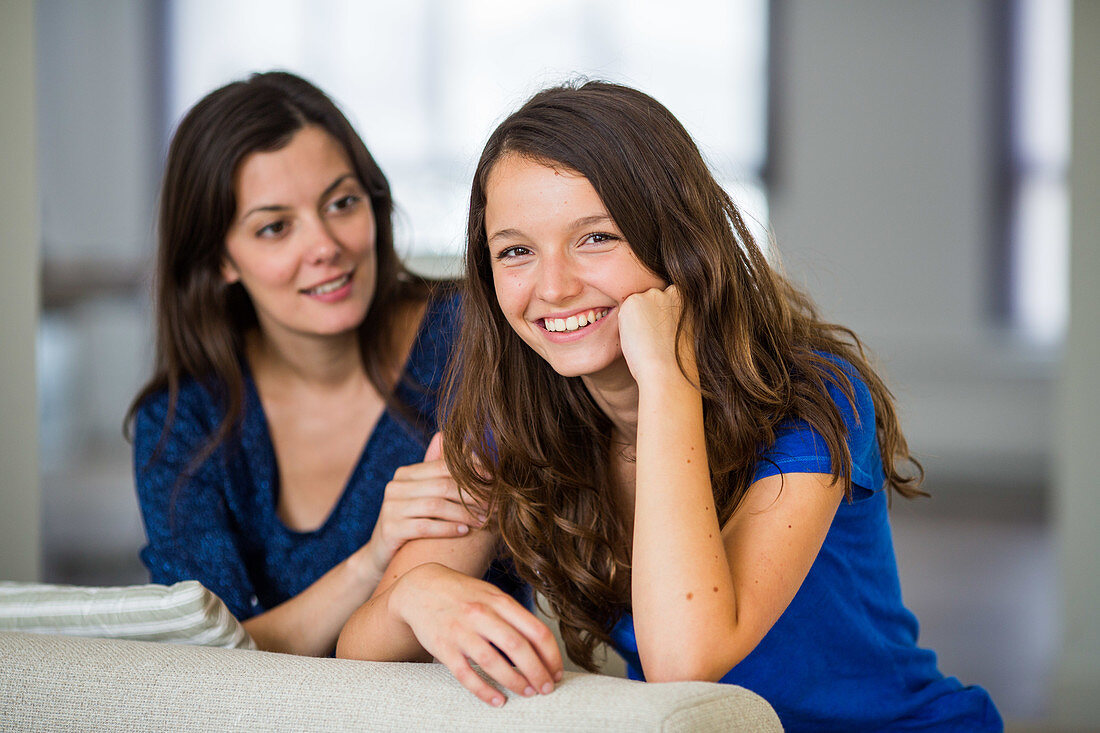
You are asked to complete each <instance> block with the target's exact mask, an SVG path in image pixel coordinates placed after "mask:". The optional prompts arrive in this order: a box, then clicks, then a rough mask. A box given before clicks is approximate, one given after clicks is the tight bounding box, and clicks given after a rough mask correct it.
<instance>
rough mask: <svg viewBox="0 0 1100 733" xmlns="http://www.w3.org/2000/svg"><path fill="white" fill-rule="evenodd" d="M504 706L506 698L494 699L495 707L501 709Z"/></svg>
mask: <svg viewBox="0 0 1100 733" xmlns="http://www.w3.org/2000/svg"><path fill="white" fill-rule="evenodd" d="M503 704H504V698H503V697H494V698H493V707H495V708H499V707H500V706H501V705H503Z"/></svg>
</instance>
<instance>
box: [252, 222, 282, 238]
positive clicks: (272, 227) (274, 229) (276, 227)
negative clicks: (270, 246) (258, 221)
mask: <svg viewBox="0 0 1100 733" xmlns="http://www.w3.org/2000/svg"><path fill="white" fill-rule="evenodd" d="M286 226H287V225H286V222H285V221H273V222H271V223H270V224H268V225H267V226H265V227H261V228H260V230H259V231H258V232H256V236H257V237H277V236H279V235H280V234H282V233H283V232H284V231H286Z"/></svg>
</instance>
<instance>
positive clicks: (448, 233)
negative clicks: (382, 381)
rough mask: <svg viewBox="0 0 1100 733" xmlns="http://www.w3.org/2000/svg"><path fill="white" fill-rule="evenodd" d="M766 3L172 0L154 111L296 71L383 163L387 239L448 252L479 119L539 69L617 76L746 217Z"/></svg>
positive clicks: (518, 97) (498, 108) (496, 116)
mask: <svg viewBox="0 0 1100 733" xmlns="http://www.w3.org/2000/svg"><path fill="white" fill-rule="evenodd" d="M767 16H768V4H767V0H736V1H735V2H730V1H729V0H681V1H680V2H675V3H669V2H666V1H665V0H555V1H554V2H543V1H538V2H535V1H530V2H521V3H516V2H512V1H511V0H509V1H505V0H405V1H404V2H399V3H398V2H352V1H351V0H345V1H343V2H337V1H335V0H328V1H326V2H316V1H307V0H278V1H274V0H237V1H236V2H229V3H225V2H221V1H220V0H174V1H170V2H169V5H168V16H167V21H168V25H167V33H168V40H169V44H168V47H169V49H170V50H169V57H168V72H167V75H168V79H169V93H168V106H169V109H168V120H169V122H170V124H171V125H172V126H173V127H174V125H175V124H176V123H177V122H178V121H179V119H180V118H181V117H182V115H183V114H184V113H185V112H186V110H187V109H188V108H189V107H190V106H191V105H192V104H194V103H195V102H196V101H197V100H198V99H199V98H200V97H202V96H203V95H204V94H206V93H207V92H209V91H210V90H212V89H214V88H216V87H217V86H220V85H221V84H224V83H226V82H228V81H231V80H233V79H236V78H240V77H242V76H245V75H247V74H248V73H250V72H252V71H259V70H267V69H275V68H280V69H286V70H290V71H294V72H296V73H299V74H301V75H302V76H304V77H306V78H307V79H309V80H310V81H312V82H314V83H316V84H317V85H318V86H319V87H321V88H322V89H323V90H325V91H326V92H327V93H328V94H330V95H331V96H332V97H333V98H334V99H335V100H336V101H337V103H338V104H340V106H341V108H342V109H343V110H344V112H345V113H346V114H347V115H348V117H349V119H351V121H352V124H353V125H355V127H356V129H357V130H358V131H359V133H360V134H361V135H362V136H363V138H364V140H365V141H366V143H367V145H368V146H369V147H370V149H371V152H372V153H373V154H374V155H375V156H376V158H377V159H378V161H379V164H380V165H381V166H382V169H383V170H384V171H385V172H386V175H387V176H388V177H389V179H390V182H391V184H392V186H393V190H394V198H395V200H396V201H397V204H398V207H399V212H400V213H399V217H398V222H397V224H398V233H399V241H398V244H399V246H401V247H403V248H404V251H405V252H406V253H407V254H409V255H411V256H413V257H423V256H430V255H436V254H448V255H453V254H457V253H458V252H459V251H460V249H461V247H462V244H463V232H464V230H465V217H466V206H467V198H468V195H469V181H470V178H471V177H472V175H473V169H474V166H475V165H476V160H477V156H478V154H479V153H480V151H481V147H482V145H483V144H484V141H485V139H486V138H487V137H488V135H489V133H490V132H491V131H492V128H493V126H494V125H495V124H496V123H497V122H499V121H500V120H501V119H503V117H504V116H505V115H506V114H507V113H509V112H510V111H511V110H513V109H515V108H516V107H517V106H518V105H519V104H521V103H522V102H523V101H524V100H525V99H526V98H527V97H528V96H530V95H531V94H532V93H534V92H535V91H537V90H538V89H539V88H541V87H543V86H546V85H548V84H552V83H556V82H561V81H564V80H568V79H571V78H575V77H577V76H580V75H584V76H587V77H591V78H602V79H608V80H611V81H619V82H622V83H626V84H629V85H632V86H635V87H638V88H639V89H641V90H643V91H645V92H647V93H649V94H651V95H653V96H654V97H656V98H657V99H658V100H660V101H661V102H662V103H664V104H665V105H666V106H668V107H669V108H670V109H671V110H672V112H673V113H674V114H675V115H676V116H677V117H678V118H679V119H680V121H681V122H683V123H684V125H685V127H687V129H688V130H689V132H691V133H692V135H693V136H694V137H695V139H696V141H697V142H698V143H699V145H700V147H701V149H702V150H703V153H704V155H705V156H706V157H707V159H708V161H709V162H710V164H711V166H712V168H713V170H714V171H715V173H716V176H717V177H718V179H719V181H720V182H721V183H722V184H723V185H724V186H726V188H727V190H728V191H729V192H730V194H731V195H732V196H733V197H734V200H735V201H737V202H738V203H739V204H741V205H742V207H743V208H744V210H745V212H746V214H747V215H748V217H749V219H750V220H753V221H755V222H756V223H757V231H758V233H759V232H762V231H763V229H764V227H765V226H766V222H767V208H766V201H765V196H764V188H763V185H762V171H763V168H764V164H765V158H766V152H767V119H766V117H767V31H768V27H767V26H768V18H767ZM761 241H766V239H764V238H762V239H761Z"/></svg>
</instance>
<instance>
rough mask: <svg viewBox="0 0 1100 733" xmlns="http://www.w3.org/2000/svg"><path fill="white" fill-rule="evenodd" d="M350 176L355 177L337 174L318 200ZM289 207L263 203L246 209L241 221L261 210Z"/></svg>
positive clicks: (326, 196) (349, 174)
mask: <svg viewBox="0 0 1100 733" xmlns="http://www.w3.org/2000/svg"><path fill="white" fill-rule="evenodd" d="M349 178H354V176H353V175H352V174H351V173H342V174H340V175H339V176H337V177H336V180H334V181H333V182H332V183H330V184H328V186H327V187H325V190H324V191H322V192H321V195H320V196H318V197H317V200H318V201H324V200H325V199H326V198H328V197H329V194H331V193H332V192H333V191H335V190H336V189H337V188H339V186H340V184H341V183H343V182H344V181H346V180H347V179H349ZM288 209H290V207H289V206H285V205H283V204H263V205H260V206H253V207H252V208H251V209H249V210H248V211H246V212H245V213H244V215H243V216H241V221H244V220H245V219H247V218H248V217H250V216H252V215H253V214H255V213H257V212H260V211H287V210H288Z"/></svg>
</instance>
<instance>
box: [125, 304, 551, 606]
mask: <svg viewBox="0 0 1100 733" xmlns="http://www.w3.org/2000/svg"><path fill="white" fill-rule="evenodd" d="M459 307H460V305H459V300H458V298H457V297H456V296H448V297H443V298H438V299H435V300H433V301H431V302H430V303H429V304H428V308H427V311H426V313H425V315H424V319H423V321H422V322H421V325H420V329H419V332H418V333H417V337H416V341H415V343H414V344H413V347H412V350H411V352H410V354H409V359H408V362H407V363H406V365H405V372H404V376H405V377H406V378H408V379H409V380H410V381H411V382H413V383H414V384H415V385H418V386H416V387H413V386H409V385H408V384H405V383H404V382H402V384H401V385H400V386H399V387H398V394H399V396H400V397H401V399H402V400H404V402H405V403H406V404H408V405H410V406H412V407H413V408H414V409H415V410H416V411H417V412H418V413H419V414H420V415H421V416H422V418H423V419H424V421H425V423H426V424H427V425H428V426H429V427H430V428H431V429H432V430H434V429H435V414H436V412H435V411H436V404H437V399H438V391H439V387H440V385H441V383H442V379H443V373H444V366H445V364H446V361H447V357H448V355H449V352H450V350H451V345H452V341H453V339H454V336H455V334H456V333H457V332H458V324H459V322H460V321H459V317H458V315H459V314H458V311H459ZM242 363H243V362H242ZM245 372H246V374H245V400H244V406H243V412H242V415H241V419H240V423H239V430H238V431H237V432H236V433H235V435H234V437H232V438H231V439H230V440H227V441H226V442H224V443H223V444H222V445H221V446H219V447H218V449H217V450H215V451H214V453H213V454H212V455H211V456H210V457H209V458H208V459H207V460H206V461H204V462H203V463H202V465H201V466H199V467H198V469H197V470H196V471H195V473H194V474H193V475H192V476H191V477H190V478H188V479H187V480H185V481H182V482H178V481H177V479H178V477H179V475H180V474H181V472H182V471H183V469H184V468H185V467H187V466H188V465H189V462H190V460H191V458H192V456H194V455H195V453H196V451H198V450H199V449H201V447H202V446H204V445H205V443H206V441H207V440H208V439H209V437H210V436H211V435H213V433H214V431H215V430H216V428H217V426H218V424H219V422H220V421H221V418H222V415H223V411H222V410H221V408H220V407H219V406H218V403H217V402H216V401H215V400H214V399H213V398H212V397H211V395H210V394H209V392H208V391H207V390H205V389H204V388H203V387H202V386H201V385H200V384H199V383H198V382H196V381H194V380H186V381H185V382H184V383H183V384H181V386H180V392H179V398H178V402H177V404H176V415H175V419H174V421H173V423H172V425H171V429H170V431H169V434H168V437H167V441H166V443H165V445H164V446H162V448H161V451H160V453H159V454H158V455H157V456H156V458H155V460H153V461H152V462H150V458H151V457H152V456H153V454H154V449H155V448H156V447H157V444H158V441H159V440H160V437H161V431H162V429H163V426H164V421H165V417H166V415H167V412H168V394H167V392H161V393H159V394H155V395H152V396H151V397H149V399H147V400H145V402H144V403H142V405H141V407H140V409H139V410H138V413H137V419H136V422H135V428H134V473H135V478H136V483H137V493H138V502H139V504H140V505H141V512H142V516H143V518H144V521H145V532H146V536H147V538H148V544H147V545H146V546H145V548H144V549H143V550H142V551H141V559H142V561H143V562H144V563H145V565H146V567H148V568H149V573H150V576H151V578H152V582H154V583H163V584H171V583H175V582H178V581H180V580H190V579H194V580H198V581H200V582H201V583H202V584H203V585H205V586H206V587H207V588H209V589H210V590H211V591H213V592H214V593H215V594H217V595H218V596H219V597H220V598H221V599H222V600H223V601H225V604H226V605H227V606H228V607H229V610H230V611H231V612H232V613H233V615H234V616H236V617H237V618H239V619H241V620H244V619H247V618H250V617H252V616H254V615H256V614H259V613H262V612H264V611H266V610H269V609H271V608H273V607H275V606H277V605H279V604H280V603H282V602H283V601H286V600H288V599H290V598H292V597H294V596H296V595H298V594H299V593H301V592H302V591H303V590H305V589H306V588H307V587H309V586H310V585H311V584H312V583H313V582H314V581H316V580H317V579H318V578H320V577H321V576H322V575H323V574H325V573H326V572H327V571H329V570H330V569H332V568H333V567H334V566H336V565H337V564H339V563H340V562H342V561H343V560H344V559H345V558H347V557H348V556H349V555H351V554H352V553H353V552H355V551H356V550H357V549H359V548H360V547H362V546H363V545H364V544H366V542H367V541H368V540H369V539H370V536H371V532H372V531H373V530H374V525H375V522H377V521H378V512H379V509H380V508H381V506H382V499H383V496H384V492H385V488H386V484H387V483H388V482H389V481H390V479H392V478H393V473H394V471H395V470H397V469H398V468H399V467H401V466H405V465H409V464H412V463H419V462H420V461H422V460H423V459H424V450H425V448H426V447H427V446H426V442H425V440H424V437H423V436H422V435H420V434H418V431H416V430H414V429H412V428H411V427H410V426H409V425H408V424H407V423H406V422H404V421H403V420H402V419H401V418H400V417H399V416H398V415H397V414H394V413H391V411H390V410H388V409H387V410H386V411H384V412H383V413H382V416H381V417H380V418H379V420H378V423H377V424H376V425H375V427H374V430H373V431H372V432H371V434H370V436H369V437H368V439H367V442H366V444H365V445H364V447H363V451H362V453H361V454H360V456H359V459H358V462H357V463H356V465H355V468H354V470H353V471H352V474H351V477H350V478H349V479H348V483H347V486H346V487H345V488H344V491H343V493H342V494H341V496H340V498H339V499H338V500H337V502H336V505H335V507H334V508H333V510H332V513H331V514H330V515H329V517H328V518H327V519H326V520H325V522H324V524H322V525H321V526H320V527H319V528H318V529H316V530H314V531H310V532H299V531H296V530H292V529H289V528H288V527H287V526H286V525H285V524H283V522H282V520H280V519H279V517H278V515H277V513H276V508H277V506H278V497H279V475H278V464H277V463H276V460H275V449H274V446H273V444H272V442H271V435H270V433H269V431H268V425H267V418H266V417H265V415H264V410H263V405H262V404H261V403H260V397H259V394H258V393H257V391H256V386H255V384H254V383H253V381H252V378H251V376H250V375H249V374H248V373H247V368H246V369H245ZM486 577H487V579H489V580H490V581H491V582H494V583H495V584H496V585H498V586H499V587H501V588H502V589H504V590H505V591H507V592H508V593H510V594H511V595H513V596H514V597H516V598H517V599H518V600H520V601H521V602H523V603H525V604H526V605H530V591H529V588H528V587H527V586H525V585H523V584H522V583H521V582H520V581H519V580H518V578H516V577H515V576H514V574H510V573H508V572H507V568H506V567H503V566H501V565H497V564H495V565H494V567H493V568H491V569H490V572H489V575H488V576H486Z"/></svg>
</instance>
